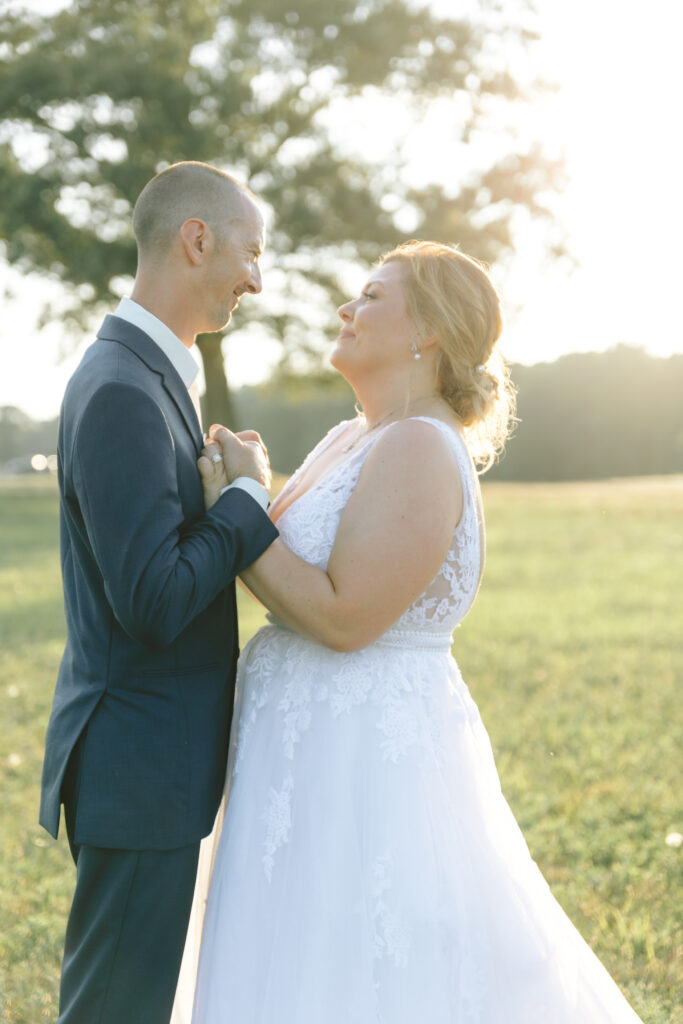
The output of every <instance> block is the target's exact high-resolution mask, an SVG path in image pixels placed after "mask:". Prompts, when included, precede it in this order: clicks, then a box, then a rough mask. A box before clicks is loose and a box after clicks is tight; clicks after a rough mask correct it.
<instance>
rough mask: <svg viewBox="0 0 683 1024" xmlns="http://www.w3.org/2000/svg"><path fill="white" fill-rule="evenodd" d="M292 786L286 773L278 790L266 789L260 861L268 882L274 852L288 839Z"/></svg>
mask: <svg viewBox="0 0 683 1024" xmlns="http://www.w3.org/2000/svg"><path fill="white" fill-rule="evenodd" d="M293 788H294V779H293V778H292V776H291V775H288V776H287V778H286V779H285V781H284V783H283V784H282V788H281V789H280V790H276V789H273V788H272V787H271V789H270V790H269V791H268V804H267V806H266V809H265V811H264V813H263V820H264V821H265V823H266V838H265V840H264V843H263V846H264V848H265V851H266V852H265V853H264V855H263V857H262V858H261V861H262V863H263V870H264V871H265V875H266V878H267V879H268V881H269V882H270V881H271V879H272V877H273V865H274V864H275V854H276V853H277V851H278V850H279V848H280V847H281V846H282V844H283V843H286V842H287V841H288V839H289V830H290V828H291V825H292V790H293Z"/></svg>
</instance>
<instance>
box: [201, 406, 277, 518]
mask: <svg viewBox="0 0 683 1024" xmlns="http://www.w3.org/2000/svg"><path fill="white" fill-rule="evenodd" d="M197 465H198V467H199V474H200V476H201V478H202V486H203V488H204V502H205V504H206V509H207V511H208V510H209V509H210V508H211V506H212V505H215V503H216V502H217V501H218V499H219V497H220V494H221V491H222V490H223V488H224V487H227V486H228V484H231V483H232V482H233V480H236V479H237V477H239V476H249V477H251V478H252V479H253V480H256V481H257V482H258V483H260V484H262V485H263V487H265V488H266V490H269V489H270V485H271V482H272V476H271V472H270V462H269V460H268V451H267V449H266V446H265V445H264V443H263V441H262V440H261V438H260V436H259V435H258V434H257V432H256V431H255V430H241V431H240V432H239V433H237V434H233V433H232V431H230V430H228V429H227V427H222V426H220V425H219V424H214V425H213V426H212V427H211V429H210V431H209V436H208V438H207V439H206V443H205V445H204V447H203V448H202V454H201V456H200V457H199V461H198V463H197Z"/></svg>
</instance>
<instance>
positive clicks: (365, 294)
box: [361, 292, 377, 299]
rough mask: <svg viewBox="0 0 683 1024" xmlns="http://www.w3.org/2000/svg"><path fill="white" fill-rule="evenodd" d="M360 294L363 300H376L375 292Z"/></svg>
mask: <svg viewBox="0 0 683 1024" xmlns="http://www.w3.org/2000/svg"><path fill="white" fill-rule="evenodd" d="M361 294H362V295H363V298H365V299H376V298H377V293H376V292H362V293H361Z"/></svg>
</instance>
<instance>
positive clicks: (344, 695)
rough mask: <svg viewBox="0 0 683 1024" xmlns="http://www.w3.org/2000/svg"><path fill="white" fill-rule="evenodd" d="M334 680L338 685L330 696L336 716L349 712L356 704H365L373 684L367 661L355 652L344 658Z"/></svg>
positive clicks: (333, 712)
mask: <svg viewBox="0 0 683 1024" xmlns="http://www.w3.org/2000/svg"><path fill="white" fill-rule="evenodd" d="M333 681H334V683H336V686H335V689H334V690H333V692H332V695H331V696H330V704H331V706H332V714H333V715H334V716H335V718H336V717H337V716H338V715H341V714H344V713H345V712H346V713H348V712H349V711H350V710H351V708H352V707H354V705H356V704H364V703H365V702H366V701H367V699H368V693H369V692H370V688H371V686H372V685H373V680H372V677H371V675H370V673H369V672H368V666H367V662H366V661H365V660H364V659H363V658H362V657H361V658H359V657H357V656H355V655H353V654H351V655H347V656H346V658H344V660H343V661H342V664H341V668H340V669H339V671H337V672H335V674H334V677H333Z"/></svg>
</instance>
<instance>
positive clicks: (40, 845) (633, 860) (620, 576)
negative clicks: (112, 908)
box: [0, 477, 683, 1024]
mask: <svg viewBox="0 0 683 1024" xmlns="http://www.w3.org/2000/svg"><path fill="white" fill-rule="evenodd" d="M484 497H485V502H486V507H487V520H488V564H487V569H486V573H485V578H484V583H483V586H482V590H481V593H480V595H479V599H478V601H477V604H476V606H475V608H474V610H473V611H472V613H471V614H470V615H469V617H468V618H467V620H466V621H465V623H464V624H463V626H462V627H461V628H460V629H459V630H458V631H457V632H456V634H455V647H454V650H455V655H456V657H457V659H458V661H459V664H460V666H461V669H462V671H463V674H464V676H465V678H466V679H467V680H468V682H469V684H470V688H471V690H472V692H473V696H474V697H475V699H476V700H477V702H478V703H479V706H480V708H481V711H482V715H483V718H484V721H485V722H486V724H487V726H488V729H489V732H490V734H491V739H492V742H493V746H494V749H495V751H496V757H497V761H498V767H499V770H500V774H501V777H502V782H503V789H504V791H505V793H506V795H507V797H508V799H509V801H510V803H511V805H512V808H513V810H514V812H515V814H516V816H517V818H518V820H519V822H520V824H521V825H522V827H523V829H524V832H525V835H526V837H527V840H528V842H529V845H530V846H531V849H532V852H533V854H534V856H535V858H536V860H537V861H538V862H539V864H540V866H541V868H542V870H543V872H544V874H545V876H546V878H547V879H548V881H549V883H550V885H551V887H552V889H553V891H554V893H555V894H556V896H557V897H558V899H559V900H560V902H561V903H562V905H563V906H564V907H565V909H566V910H567V912H568V913H569V914H570V916H571V918H572V919H573V921H574V922H575V923H576V925H577V926H578V927H579V929H580V930H581V932H582V933H583V935H584V936H585V937H586V938H587V939H588V941H589V942H590V943H591V945H592V946H593V948H594V949H595V950H596V952H597V953H598V954H599V956H600V957H601V959H602V960H603V962H604V963H605V965H606V966H607V968H608V969H609V970H610V972H611V973H612V974H613V975H614V977H615V978H616V979H617V980H618V981H619V983H620V984H621V985H622V987H623V988H624V990H625V991H626V993H627V994H628V996H629V998H630V1000H631V1002H632V1004H633V1006H634V1008H635V1009H636V1010H637V1011H638V1013H639V1014H640V1016H641V1017H642V1018H643V1020H644V1021H645V1022H647V1024H665V1022H666V1024H681V1022H683V1012H682V1011H681V1009H680V1007H681V1003H683V968H682V965H681V961H682V957H681V887H680V881H681V862H682V859H683V846H680V847H676V846H673V845H668V844H667V843H666V842H665V839H666V837H667V835H669V834H671V833H674V832H683V809H682V807H681V787H680V763H681V716H680V711H679V707H680V697H679V691H678V685H680V683H681V681H682V680H683V653H682V642H681V637H682V634H683V613H682V611H681V593H682V591H683V568H682V564H683V478H680V477H679V478H653V479H648V480H632V481H607V482H604V483H602V482H601V483H590V484H559V485H552V486H551V485H524V486H522V485H513V484H491V485H488V486H487V487H486V486H485V494H484ZM0 537H1V548H0V709H1V717H0V737H1V743H0V750H1V753H0V760H1V763H2V779H3V783H2V785H3V793H2V800H1V801H0V894H1V895H0V921H1V922H2V925H1V927H0V963H1V965H2V975H1V978H0V1020H2V1021H3V1022H6V1024H39V1022H40V1021H54V1020H55V1018H56V1015H57V1014H56V1006H57V988H58V974H59V963H60V957H61V946H62V940H63V931H64V925H65V921H66V915H67V911H68V907H69V902H70V898H71V892H72V888H73V882H74V872H73V868H72V865H71V862H70V859H69V855H68V851H67V847H66V841H65V839H63V838H62V839H60V841H59V842H58V843H55V842H53V840H52V839H50V838H49V837H48V836H47V835H46V834H45V833H43V832H42V831H41V830H40V828H39V827H38V825H37V824H36V817H37V809H38V790H39V780H40V767H41V759H42V746H43V737H44V731H45V726H46V723H47V717H48V712H49V707H50V702H51V699H52V691H53V686H54V680H55V675H56V669H57V665H58V662H59V658H60V655H61V650H62V645H63V632H64V623H63V614H62V603H61V584H60V578H59V560H58V551H57V497H56V490H55V485H54V482H53V481H51V480H49V479H44V478H42V477H40V478H33V479H27V480H20V481H17V480H15V481H11V480H10V481H4V482H1V483H0ZM246 604H247V601H246V600H245V601H243V602H242V611H243V614H242V619H241V622H242V640H243V641H244V640H245V639H246V637H247V636H248V635H249V634H250V632H252V631H253V629H254V628H256V626H257V625H258V624H259V622H260V621H261V616H260V612H259V610H258V609H257V608H256V607H255V606H251V607H245V606H246ZM677 684H678V685H677ZM122 1024H123V1022H122ZM548 1024H553V1022H552V1021H549V1022H548ZM577 1024H580V1022H577Z"/></svg>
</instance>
